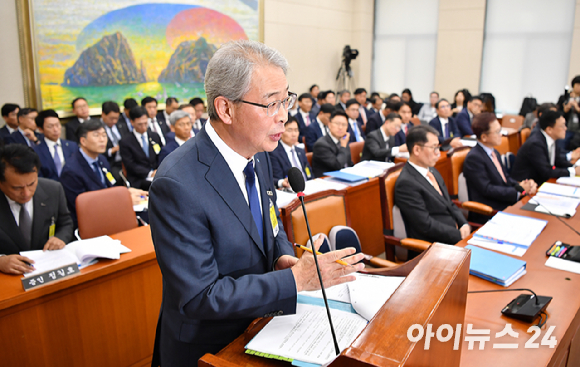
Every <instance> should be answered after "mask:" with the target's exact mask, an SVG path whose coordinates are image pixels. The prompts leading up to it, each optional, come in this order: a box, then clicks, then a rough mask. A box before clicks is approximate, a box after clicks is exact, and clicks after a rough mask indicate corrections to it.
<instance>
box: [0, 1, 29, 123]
mask: <svg viewBox="0 0 580 367" xmlns="http://www.w3.org/2000/svg"><path fill="white" fill-rule="evenodd" d="M1 9H2V10H1V11H0V35H1V37H0V50H2V52H0V106H1V105H3V104H4V103H17V104H19V105H21V106H22V105H24V89H23V88H24V87H23V83H22V67H21V63H20V48H19V46H18V25H17V21H16V1H15V0H12V1H4V0H3V1H2V7H1ZM0 125H4V120H2V119H0Z"/></svg>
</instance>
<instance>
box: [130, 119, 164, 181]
mask: <svg viewBox="0 0 580 367" xmlns="http://www.w3.org/2000/svg"><path fill="white" fill-rule="evenodd" d="M147 116H148V115H147V111H146V110H145V108H144V107H133V109H132V110H131V111H130V112H129V117H130V118H131V124H132V125H133V133H132V134H129V135H127V136H126V137H124V138H123V139H121V141H120V142H119V146H120V147H121V148H120V151H121V159H122V160H123V164H124V165H125V169H126V170H127V180H128V181H129V183H130V184H131V186H132V187H136V188H138V189H142V190H149V186H151V181H152V180H153V177H154V176H155V172H156V171H157V167H158V166H159V162H158V156H159V153H161V145H162V144H161V138H160V137H159V135H157V133H155V132H152V131H151V130H149V129H148V128H147V126H148V125H149V123H148V121H147V120H148V117H147Z"/></svg>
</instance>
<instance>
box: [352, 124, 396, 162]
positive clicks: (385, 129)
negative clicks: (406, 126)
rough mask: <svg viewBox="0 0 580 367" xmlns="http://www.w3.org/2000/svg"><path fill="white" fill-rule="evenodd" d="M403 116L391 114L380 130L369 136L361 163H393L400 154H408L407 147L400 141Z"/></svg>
mask: <svg viewBox="0 0 580 367" xmlns="http://www.w3.org/2000/svg"><path fill="white" fill-rule="evenodd" d="M399 131H401V116H400V115H399V114H397V113H390V114H389V115H388V116H387V117H386V118H385V123H384V124H383V126H381V127H380V128H379V129H378V130H375V131H373V132H371V133H370V134H368V135H367V140H365V146H364V148H363V151H362V157H361V161H371V160H372V161H382V162H384V161H392V160H393V159H394V157H395V156H396V155H397V154H398V153H399V152H401V153H404V152H407V146H406V145H405V143H404V142H402V141H401V140H400V139H401V138H400V135H399V134H398V132H399Z"/></svg>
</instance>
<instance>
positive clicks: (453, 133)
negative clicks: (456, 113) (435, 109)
mask: <svg viewBox="0 0 580 367" xmlns="http://www.w3.org/2000/svg"><path fill="white" fill-rule="evenodd" d="M429 125H431V127H433V128H434V129H435V130H437V132H438V133H439V144H441V143H443V142H444V141H445V140H447V139H450V138H461V132H460V131H459V128H457V125H456V124H455V120H454V119H453V117H449V118H448V119H447V126H448V127H449V136H447V137H446V136H445V132H444V131H443V128H442V126H441V120H440V119H439V116H437V117H435V118H434V119H432V120H431V121H429Z"/></svg>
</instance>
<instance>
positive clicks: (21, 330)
mask: <svg viewBox="0 0 580 367" xmlns="http://www.w3.org/2000/svg"><path fill="white" fill-rule="evenodd" d="M112 237H114V238H116V239H120V240H121V242H122V243H123V244H124V245H125V246H127V247H129V248H130V249H131V250H132V252H130V253H128V254H123V255H121V259H120V260H100V261H99V262H98V263H97V264H95V265H92V266H89V267H88V268H85V269H82V270H81V273H80V274H79V275H75V276H73V277H71V278H65V279H63V280H60V281H58V282H55V283H50V284H47V285H46V286H43V287H40V288H37V289H33V290H30V291H28V292H25V291H24V290H23V289H22V285H21V282H20V277H18V276H11V275H6V274H0V284H2V286H1V287H0V325H1V326H0V345H2V363H1V364H2V365H7V366H20V365H21V366H29V365H30V366H56V365H58V366H132V365H134V366H139V365H146V364H148V363H150V362H151V355H152V352H153V342H154V337H155V327H156V325H157V317H158V315H159V309H160V305H161V291H162V283H161V272H160V270H159V267H158V265H157V260H156V258H155V252H154V249H153V243H152V241H151V232H150V229H149V227H140V228H136V229H134V230H131V231H127V232H123V233H120V234H118V235H115V236H112Z"/></svg>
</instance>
